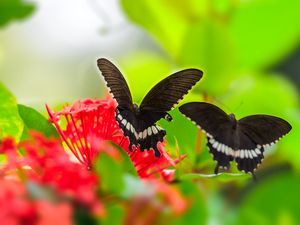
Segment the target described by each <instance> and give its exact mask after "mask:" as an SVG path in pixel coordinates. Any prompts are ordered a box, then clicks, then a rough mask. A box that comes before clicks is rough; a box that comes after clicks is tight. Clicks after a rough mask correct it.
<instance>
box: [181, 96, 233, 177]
mask: <svg viewBox="0 0 300 225" xmlns="http://www.w3.org/2000/svg"><path fill="white" fill-rule="evenodd" d="M179 111H180V112H181V113H183V114H184V115H185V116H186V117H188V118H189V119H190V120H192V121H193V122H194V123H196V125H197V126H198V127H199V128H200V129H202V130H203V132H204V133H205V134H206V136H207V138H208V141H207V146H208V148H209V151H210V153H211V154H212V155H213V159H214V160H215V161H217V167H216V170H215V172H216V173H217V171H218V167H223V168H226V169H228V168H229V164H230V161H232V160H233V157H232V153H233V150H232V149H233V146H234V140H233V136H234V131H235V130H234V128H233V127H232V122H231V120H230V118H229V116H228V115H227V114H226V113H225V112H224V111H223V110H221V109H220V108H218V107H217V106H215V105H213V104H209V103H206V102H191V103H187V104H184V105H182V106H181V107H179Z"/></svg>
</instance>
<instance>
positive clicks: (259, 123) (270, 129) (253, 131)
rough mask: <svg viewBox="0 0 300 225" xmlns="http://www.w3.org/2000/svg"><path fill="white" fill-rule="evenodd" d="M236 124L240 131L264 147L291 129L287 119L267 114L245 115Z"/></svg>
mask: <svg viewBox="0 0 300 225" xmlns="http://www.w3.org/2000/svg"><path fill="white" fill-rule="evenodd" d="M238 124H239V128H240V130H241V132H243V133H245V134H246V135H247V136H249V137H251V139H252V140H253V141H255V142H256V143H257V144H259V145H262V146H264V147H267V146H269V145H272V144H274V143H275V142H277V141H278V140H279V139H280V138H281V137H282V136H284V135H286V134H287V133H288V132H290V130H291V129H292V126H291V125H290V124H289V123H288V122H287V121H285V120H283V119H281V118H278V117H275V116H269V115H252V116H247V117H244V118H242V119H241V120H239V122H238Z"/></svg>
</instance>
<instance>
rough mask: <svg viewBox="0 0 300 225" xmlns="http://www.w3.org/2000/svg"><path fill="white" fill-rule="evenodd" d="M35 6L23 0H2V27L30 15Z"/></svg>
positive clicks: (0, 20) (0, 24) (0, 12)
mask: <svg viewBox="0 0 300 225" xmlns="http://www.w3.org/2000/svg"><path fill="white" fill-rule="evenodd" d="M34 9H35V7H34V5H33V4H31V3H25V2H24V1H22V0H1V1H0V27H2V26H5V25H7V24H8V23H9V22H11V21H12V20H22V19H25V18H26V17H28V16H29V15H30V14H31V13H32V12H33V11H34Z"/></svg>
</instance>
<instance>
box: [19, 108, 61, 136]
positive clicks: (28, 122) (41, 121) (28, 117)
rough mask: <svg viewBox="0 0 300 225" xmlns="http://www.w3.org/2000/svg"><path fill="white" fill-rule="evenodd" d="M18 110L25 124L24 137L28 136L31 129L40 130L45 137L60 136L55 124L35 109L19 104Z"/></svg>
mask: <svg viewBox="0 0 300 225" xmlns="http://www.w3.org/2000/svg"><path fill="white" fill-rule="evenodd" d="M18 110H19V114H20V116H21V118H22V120H23V122H24V125H25V126H24V131H23V135H22V139H26V138H28V136H29V135H28V131H29V130H36V131H39V132H41V133H42V134H44V135H45V137H57V138H58V137H59V135H58V133H57V131H56V129H55V128H54V126H53V125H52V124H51V123H50V122H49V121H48V120H47V119H46V118H45V117H44V116H43V115H42V114H40V113H39V112H38V111H36V110H35V109H33V108H30V107H28V106H25V105H21V104H19V105H18Z"/></svg>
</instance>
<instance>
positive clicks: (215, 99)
mask: <svg viewBox="0 0 300 225" xmlns="http://www.w3.org/2000/svg"><path fill="white" fill-rule="evenodd" d="M212 99H213V101H214V102H216V103H218V104H219V105H221V106H222V107H224V108H225V109H226V110H227V111H228V112H231V113H232V112H234V111H232V110H231V109H230V108H229V107H228V106H227V105H226V104H224V103H223V102H222V101H220V100H218V98H217V97H212Z"/></svg>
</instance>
